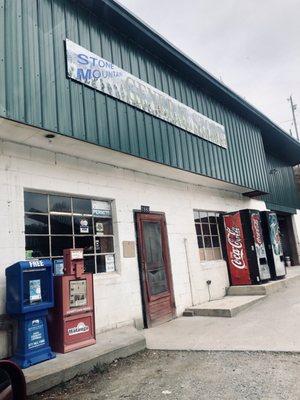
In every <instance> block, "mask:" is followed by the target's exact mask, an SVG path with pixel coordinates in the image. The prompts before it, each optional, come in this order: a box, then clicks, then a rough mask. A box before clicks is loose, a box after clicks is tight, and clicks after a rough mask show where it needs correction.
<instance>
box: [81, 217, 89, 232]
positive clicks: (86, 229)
mask: <svg viewBox="0 0 300 400" xmlns="http://www.w3.org/2000/svg"><path fill="white" fill-rule="evenodd" d="M79 224H80V233H89V223H88V221H87V220H86V219H81V220H80V222H79Z"/></svg>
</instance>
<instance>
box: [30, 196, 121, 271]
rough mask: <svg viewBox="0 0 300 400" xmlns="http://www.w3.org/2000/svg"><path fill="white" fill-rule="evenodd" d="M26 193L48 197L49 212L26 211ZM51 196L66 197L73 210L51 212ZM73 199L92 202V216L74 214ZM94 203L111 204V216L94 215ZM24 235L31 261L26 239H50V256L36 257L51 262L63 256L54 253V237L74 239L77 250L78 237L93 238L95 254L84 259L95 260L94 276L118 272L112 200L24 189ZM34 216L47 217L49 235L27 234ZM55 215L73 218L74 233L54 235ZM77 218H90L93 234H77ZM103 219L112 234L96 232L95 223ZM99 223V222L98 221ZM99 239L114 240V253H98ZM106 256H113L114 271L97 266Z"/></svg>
mask: <svg viewBox="0 0 300 400" xmlns="http://www.w3.org/2000/svg"><path fill="white" fill-rule="evenodd" d="M25 193H32V194H37V195H45V196H47V208H48V212H47V213H46V212H36V211H26V208H25ZM51 196H58V197H66V198H68V199H70V204H71V208H70V211H51V210H50V197H51ZM73 199H83V200H89V201H90V202H91V214H89V213H83V214H80V213H79V212H74V205H73ZM92 201H102V202H106V203H109V205H110V216H98V215H93V212H92ZM23 205H24V235H25V258H26V259H29V258H27V257H26V251H27V250H26V238H27V237H48V245H49V255H48V256H41V257H34V258H37V259H45V258H50V259H51V260H55V259H61V258H62V257H63V256H56V255H53V251H52V245H51V244H52V237H72V246H73V248H75V242H76V238H77V237H91V236H92V238H93V252H92V253H85V254H84V255H83V256H84V258H91V257H93V258H94V271H95V272H92V273H93V274H94V275H99V274H103V273H112V272H116V271H117V267H116V258H117V251H116V238H115V226H114V225H115V221H114V215H113V200H112V199H104V198H96V197H88V196H81V195H76V194H66V193H57V192H46V191H45V192H43V191H36V190H32V189H27V188H26V189H24V201H23ZM32 215H33V216H34V215H44V216H47V218H48V219H47V221H48V233H47V234H46V233H42V234H41V233H26V224H25V220H26V216H28V217H30V216H32ZM53 215H58V216H59V215H61V216H68V217H70V218H71V227H72V233H62V234H57V233H52V230H51V216H53ZM75 217H82V218H90V219H91V226H92V232H89V233H81V234H80V233H75ZM101 218H103V219H105V220H106V221H107V219H110V220H111V221H110V223H111V231H112V233H111V234H99V233H97V232H96V229H95V223H96V221H97V220H101ZM97 222H99V221H97ZM97 238H112V246H113V251H111V252H109V251H106V252H97V251H96V248H97V247H96V240H97ZM106 255H113V256H114V271H106V270H105V271H100V265H99V267H98V265H97V257H99V256H104V257H105V256H106Z"/></svg>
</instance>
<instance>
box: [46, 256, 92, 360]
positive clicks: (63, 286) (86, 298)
mask: <svg viewBox="0 0 300 400" xmlns="http://www.w3.org/2000/svg"><path fill="white" fill-rule="evenodd" d="M64 272H65V275H61V276H55V277H54V304H55V307H54V308H53V309H52V311H51V312H50V314H49V337H50V343H51V346H52V348H53V350H54V351H56V352H58V353H67V352H69V351H73V350H77V349H80V348H82V347H86V346H90V345H92V344H95V343H96V336H95V315H94V286H93V274H85V273H84V263H83V249H66V250H64Z"/></svg>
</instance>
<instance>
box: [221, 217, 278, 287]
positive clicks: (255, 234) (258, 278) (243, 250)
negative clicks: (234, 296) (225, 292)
mask: <svg viewBox="0 0 300 400" xmlns="http://www.w3.org/2000/svg"><path fill="white" fill-rule="evenodd" d="M222 219H223V224H224V236H225V245H224V247H225V250H226V252H225V254H227V263H228V269H229V276H230V281H231V285H233V286H236V285H255V284H260V283H261V282H263V281H267V280H269V279H270V277H271V276H270V270H269V266H268V261H267V254H266V249H265V245H264V239H263V233H262V227H261V221H260V213H259V211H257V210H240V211H236V212H232V213H229V214H223V216H222Z"/></svg>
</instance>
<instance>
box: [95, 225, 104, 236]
mask: <svg viewBox="0 0 300 400" xmlns="http://www.w3.org/2000/svg"><path fill="white" fill-rule="evenodd" d="M95 227H96V233H97V235H103V234H104V225H103V223H102V222H96V224H95Z"/></svg>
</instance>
